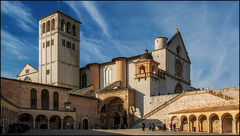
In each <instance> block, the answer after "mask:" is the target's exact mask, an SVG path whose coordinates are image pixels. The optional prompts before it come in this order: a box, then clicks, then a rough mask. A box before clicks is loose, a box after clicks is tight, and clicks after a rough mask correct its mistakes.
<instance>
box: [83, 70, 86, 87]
mask: <svg viewBox="0 0 240 136" xmlns="http://www.w3.org/2000/svg"><path fill="white" fill-rule="evenodd" d="M86 86H87V75H86V74H85V73H83V74H82V88H84V87H86Z"/></svg>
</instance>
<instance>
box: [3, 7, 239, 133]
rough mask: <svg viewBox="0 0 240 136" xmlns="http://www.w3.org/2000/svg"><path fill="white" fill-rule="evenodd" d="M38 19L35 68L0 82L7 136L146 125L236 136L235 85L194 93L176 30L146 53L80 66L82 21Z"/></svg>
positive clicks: (56, 15) (60, 16) (59, 17)
mask: <svg viewBox="0 0 240 136" xmlns="http://www.w3.org/2000/svg"><path fill="white" fill-rule="evenodd" d="M38 21H39V67H38V69H36V68H34V67H33V66H31V65H30V64H26V65H25V66H24V68H23V69H22V70H21V71H20V73H19V74H18V75H17V80H16V79H8V78H3V77H2V78H1V84H2V86H1V90H2V96H1V109H2V112H1V115H2V116H1V117H2V118H1V124H2V126H3V131H4V132H6V131H7V129H8V125H10V124H13V123H17V122H18V123H25V124H28V125H29V126H30V127H31V128H32V129H76V128H78V127H81V128H82V129H92V128H113V127H114V126H116V125H120V126H122V127H124V128H126V127H132V128H134V127H140V126H141V123H142V122H145V124H146V123H147V124H149V123H155V124H156V125H157V126H159V128H161V126H162V125H163V123H167V124H168V125H169V124H170V123H176V124H177V128H178V129H179V130H181V131H196V132H201V131H205V132H209V133H210V132H219V133H239V108H238V107H239V87H233V88H225V89H219V90H210V89H205V90H197V89H196V88H194V87H192V86H191V80H190V65H191V62H190V59H189V56H188V52H187V50H186V47H185V45H184V42H183V39H182V36H181V33H180V32H179V31H178V30H177V29H176V32H175V34H174V35H173V36H172V37H171V38H170V40H168V38H167V37H163V36H160V37H157V38H155V39H154V46H155V49H154V50H153V51H151V52H149V51H148V50H147V49H146V50H145V52H143V53H142V54H140V55H137V56H132V57H117V58H113V59H112V60H111V61H110V62H105V63H91V64H88V65H86V67H82V68H79V59H80V58H79V56H80V55H79V50H80V48H79V44H80V43H79V42H80V34H79V32H80V24H81V22H79V21H77V20H75V19H73V18H72V17H70V16H67V15H65V14H63V13H62V12H59V11H56V12H54V13H52V14H49V15H47V16H45V17H43V18H41V19H39V20H38ZM189 90H191V91H189ZM19 98H22V99H19ZM17 99H18V101H16V100H17ZM226 107H228V108H226ZM226 109H227V110H226ZM40 113H41V114H40ZM79 124H81V126H80V125H79Z"/></svg>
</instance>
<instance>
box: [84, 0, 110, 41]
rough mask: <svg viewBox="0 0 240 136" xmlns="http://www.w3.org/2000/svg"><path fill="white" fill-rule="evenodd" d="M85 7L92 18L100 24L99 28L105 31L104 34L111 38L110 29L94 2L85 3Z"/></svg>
mask: <svg viewBox="0 0 240 136" xmlns="http://www.w3.org/2000/svg"><path fill="white" fill-rule="evenodd" d="M83 5H84V7H85V8H86V9H87V11H88V12H89V14H90V15H91V17H92V18H93V19H94V20H95V21H96V22H97V23H98V25H99V26H101V28H102V29H103V32H104V34H105V35H106V36H107V37H110V34H109V32H108V28H107V26H106V21H105V20H104V18H103V17H102V15H101V13H100V12H99V10H98V9H97V7H96V5H95V4H94V2H92V1H83Z"/></svg>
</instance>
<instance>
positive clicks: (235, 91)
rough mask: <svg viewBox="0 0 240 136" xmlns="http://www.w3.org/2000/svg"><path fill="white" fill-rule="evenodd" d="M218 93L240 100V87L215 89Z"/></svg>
mask: <svg viewBox="0 0 240 136" xmlns="http://www.w3.org/2000/svg"><path fill="white" fill-rule="evenodd" d="M214 91H216V92H221V93H222V94H225V95H228V96H230V97H232V98H235V99H239V86H237V87H231V88H223V89H215V90H214Z"/></svg>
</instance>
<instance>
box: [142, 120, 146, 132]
mask: <svg viewBox="0 0 240 136" xmlns="http://www.w3.org/2000/svg"><path fill="white" fill-rule="evenodd" d="M142 130H143V131H145V123H144V122H143V123H142Z"/></svg>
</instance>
